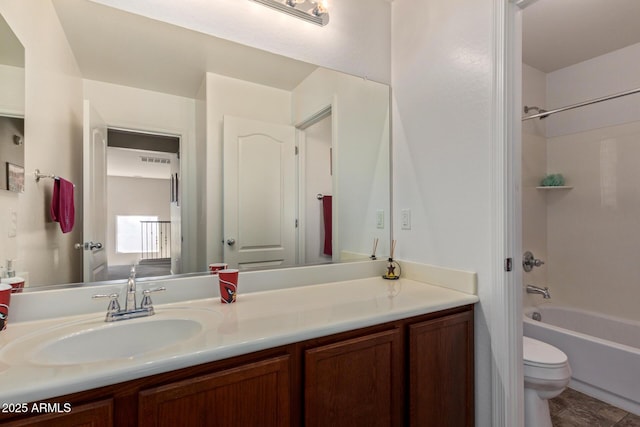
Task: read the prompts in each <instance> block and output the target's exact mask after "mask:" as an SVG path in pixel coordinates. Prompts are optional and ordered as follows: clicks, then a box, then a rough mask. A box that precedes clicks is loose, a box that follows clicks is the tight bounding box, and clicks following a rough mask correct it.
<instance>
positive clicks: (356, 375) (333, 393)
mask: <svg viewBox="0 0 640 427" xmlns="http://www.w3.org/2000/svg"><path fill="white" fill-rule="evenodd" d="M304 391H305V394H304V399H305V403H304V407H305V416H304V418H305V426H307V427H313V426H331V427H339V426H348V427H354V426H367V427H373V426H398V425H401V423H402V409H401V405H402V362H401V349H400V332H399V331H398V330H396V329H394V330H389V331H385V332H380V333H376V334H372V335H367V336H363V337H360V338H355V339H350V340H346V341H340V342H337V343H335V344H330V345H326V346H322V347H317V348H314V349H310V350H307V351H306V352H305V386H304Z"/></svg>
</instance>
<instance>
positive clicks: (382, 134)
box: [293, 68, 390, 260]
mask: <svg viewBox="0 0 640 427" xmlns="http://www.w3.org/2000/svg"><path fill="white" fill-rule="evenodd" d="M329 105H332V112H331V115H332V122H333V125H332V126H333V132H334V135H333V158H334V174H333V190H334V197H333V212H334V223H333V226H334V229H333V232H334V236H336V235H337V236H339V239H338V241H335V240H334V242H333V249H334V260H337V259H339V255H340V254H341V253H342V252H343V251H347V252H350V253H356V254H366V255H370V252H371V248H372V247H373V239H374V238H376V237H377V238H379V239H380V244H379V246H378V254H379V255H380V256H387V255H388V254H389V225H390V221H389V217H390V215H389V214H390V213H389V206H390V199H389V148H388V147H389V120H390V117H389V113H390V112H389V87H388V86H386V85H382V84H379V83H376V82H371V81H367V80H364V79H360V78H358V77H354V76H350V75H346V74H342V73H336V72H335V71H332V70H327V69H325V68H319V69H317V70H316V71H314V72H313V73H311V75H310V76H309V77H307V78H306V79H305V80H304V81H303V82H302V83H300V84H299V85H298V86H297V87H296V88H295V89H294V91H293V122H294V123H300V122H302V121H304V120H306V119H308V118H309V117H311V116H313V115H314V114H315V113H317V112H319V111H321V110H322V109H323V108H325V107H327V106H329ZM377 210H382V211H384V215H385V226H384V228H383V229H378V228H377V227H376V211H377ZM336 257H338V258H336Z"/></svg>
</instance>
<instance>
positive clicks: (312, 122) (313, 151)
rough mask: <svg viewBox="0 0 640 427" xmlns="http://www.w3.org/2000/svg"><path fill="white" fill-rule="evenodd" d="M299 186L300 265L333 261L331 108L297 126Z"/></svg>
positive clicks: (328, 107)
mask: <svg viewBox="0 0 640 427" xmlns="http://www.w3.org/2000/svg"><path fill="white" fill-rule="evenodd" d="M296 128H297V129H298V146H299V159H298V180H299V183H298V185H299V187H300V197H299V199H300V200H299V206H298V210H299V218H300V219H301V221H300V222H301V224H302V227H301V228H299V230H298V248H299V253H298V260H299V263H301V264H303V265H304V264H321V263H329V262H332V260H333V248H334V245H333V242H334V239H333V230H334V229H335V227H334V215H333V205H334V200H333V198H334V194H333V193H334V191H333V159H332V157H333V138H332V135H333V131H332V129H333V122H332V115H331V106H330V105H329V106H327V107H326V108H324V109H322V110H320V111H319V112H318V113H317V114H315V115H313V116H312V117H310V118H309V119H307V120H305V121H304V122H302V123H300V124H298V125H297V126H296Z"/></svg>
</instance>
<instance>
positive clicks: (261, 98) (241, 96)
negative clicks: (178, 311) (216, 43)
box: [202, 73, 291, 270]
mask: <svg viewBox="0 0 640 427" xmlns="http://www.w3.org/2000/svg"><path fill="white" fill-rule="evenodd" d="M205 108H206V135H207V154H206V174H207V176H206V182H207V190H206V227H207V228H206V229H207V233H206V236H207V239H206V248H207V250H206V253H207V255H206V260H205V263H203V265H202V269H203V270H206V267H207V265H208V264H209V263H212V262H221V261H222V259H223V254H222V250H223V247H222V243H221V242H222V240H223V239H224V236H223V235H222V122H223V116H224V115H225V114H226V115H231V116H239V117H244V118H247V119H253V120H261V121H265V122H271V123H280V124H287V125H290V124H291V93H290V92H287V91H285V90H281V89H274V88H271V87H267V86H263V85H259V84H255V83H249V82H246V81H244V80H238V79H234V78H231V77H225V76H220V75H217V74H213V73H207V76H206V107H205Z"/></svg>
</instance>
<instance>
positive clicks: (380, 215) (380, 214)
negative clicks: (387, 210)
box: [376, 209, 384, 228]
mask: <svg viewBox="0 0 640 427" xmlns="http://www.w3.org/2000/svg"><path fill="white" fill-rule="evenodd" d="M376 227H378V228H384V211H383V210H382V209H378V210H377V211H376Z"/></svg>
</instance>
